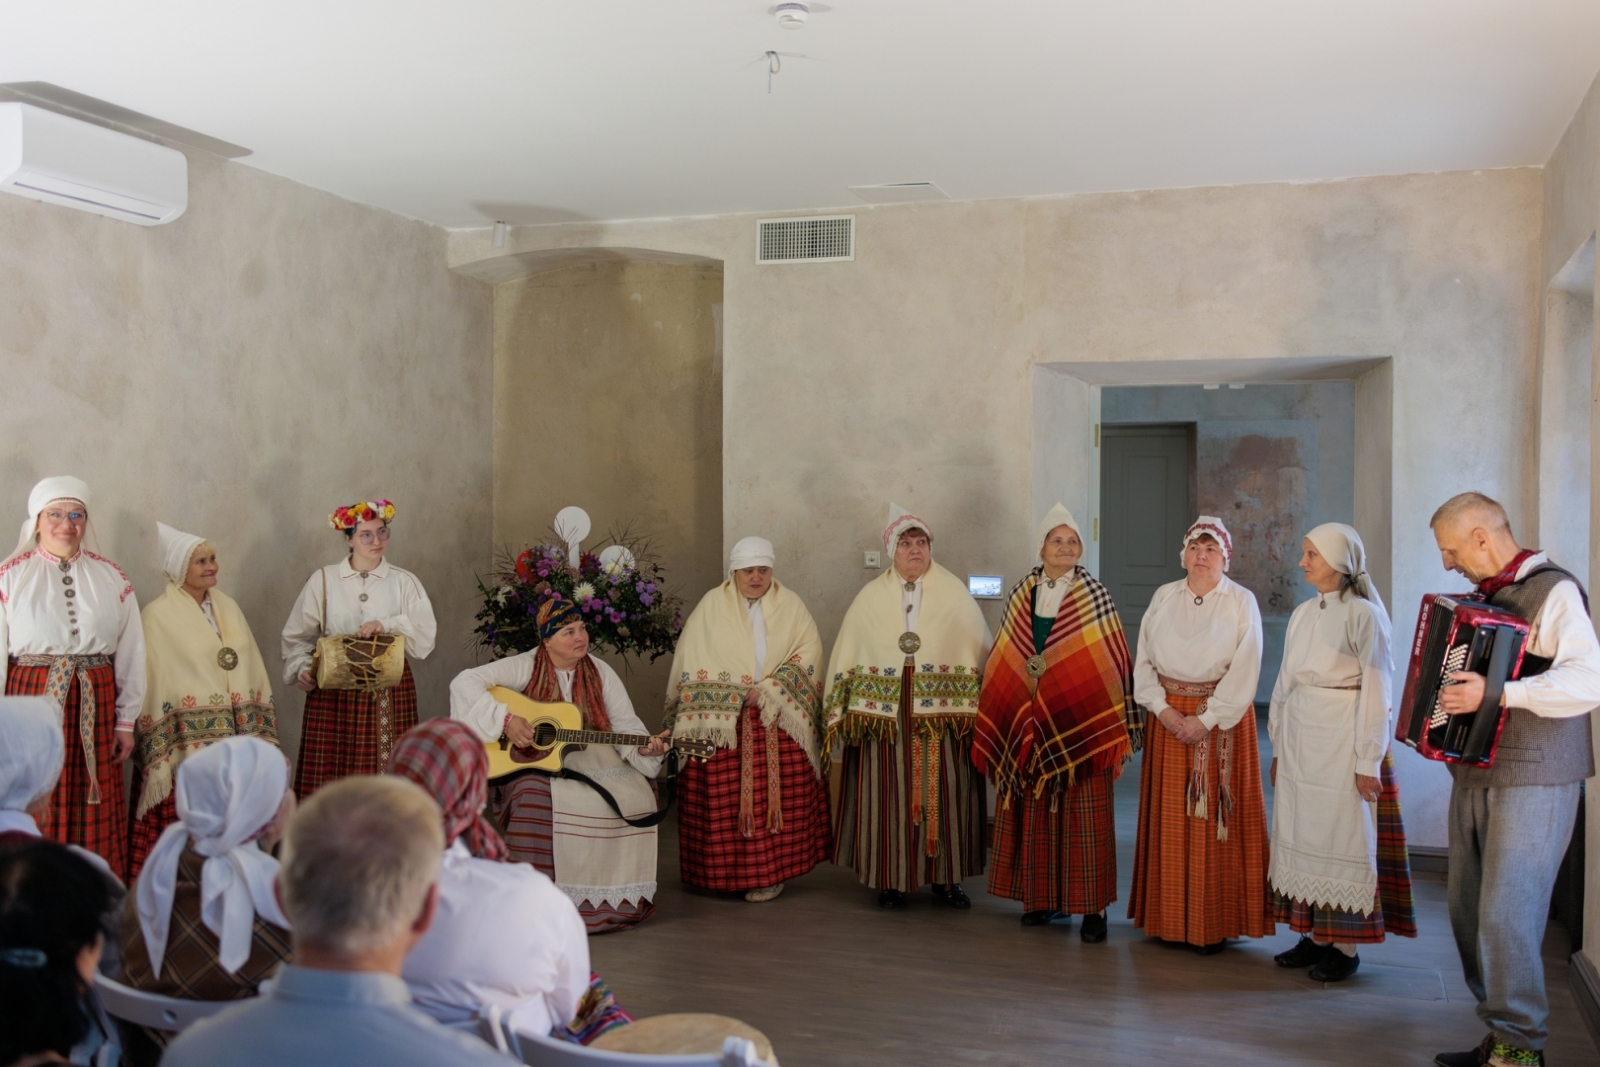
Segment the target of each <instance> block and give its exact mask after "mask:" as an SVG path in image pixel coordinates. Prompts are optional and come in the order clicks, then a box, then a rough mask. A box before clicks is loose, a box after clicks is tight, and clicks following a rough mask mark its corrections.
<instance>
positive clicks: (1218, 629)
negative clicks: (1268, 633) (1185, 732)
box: [1133, 575, 1261, 730]
mask: <svg viewBox="0 0 1600 1067" xmlns="http://www.w3.org/2000/svg"><path fill="white" fill-rule="evenodd" d="M1158 674H1164V675H1166V676H1167V677H1168V678H1173V679H1176V680H1177V681H1181V682H1211V681H1215V682H1217V691H1216V692H1215V693H1213V694H1212V695H1211V699H1210V700H1209V701H1208V702H1207V706H1206V710H1205V711H1204V712H1202V713H1201V714H1200V715H1199V716H1198V718H1199V719H1200V721H1201V722H1202V723H1203V724H1204V725H1205V726H1206V728H1207V729H1213V730H1214V729H1222V730H1227V729H1230V728H1231V727H1233V726H1235V725H1236V724H1237V723H1238V722H1239V720H1240V719H1242V718H1244V713H1245V712H1246V711H1248V710H1249V709H1250V707H1251V705H1252V704H1253V703H1254V702H1255V697H1256V682H1257V680H1258V679H1259V678H1260V677H1261V609H1260V608H1258V607H1257V606H1256V597H1255V594H1254V593H1252V592H1250V590H1248V589H1246V588H1245V587H1244V586H1242V585H1239V584H1238V583H1237V582H1234V581H1232V580H1231V579H1229V577H1228V576H1227V575H1223V576H1222V581H1220V582H1219V583H1217V587H1216V588H1215V589H1213V590H1211V592H1209V593H1207V594H1206V595H1205V597H1204V598H1202V600H1201V602H1200V603H1199V604H1196V603H1195V602H1194V593H1192V592H1191V591H1190V590H1189V583H1188V582H1187V581H1186V580H1185V581H1177V582H1170V583H1168V584H1167V585H1164V586H1162V587H1161V588H1160V589H1157V590H1156V593H1155V596H1153V597H1151V598H1150V607H1149V608H1148V609H1147V610H1146V611H1145V613H1144V621H1143V622H1141V623H1140V624H1139V653H1138V655H1137V656H1136V657H1135V659H1134V663H1133V689H1134V696H1135V698H1136V699H1137V700H1138V701H1139V703H1140V704H1143V705H1144V706H1145V707H1147V708H1149V709H1150V711H1151V712H1152V713H1153V714H1157V715H1159V714H1160V713H1161V710H1162V709H1163V708H1166V707H1168V704H1167V693H1166V690H1164V689H1162V688H1161V682H1160V680H1159V679H1158V678H1157V677H1156V676H1157V675H1158Z"/></svg>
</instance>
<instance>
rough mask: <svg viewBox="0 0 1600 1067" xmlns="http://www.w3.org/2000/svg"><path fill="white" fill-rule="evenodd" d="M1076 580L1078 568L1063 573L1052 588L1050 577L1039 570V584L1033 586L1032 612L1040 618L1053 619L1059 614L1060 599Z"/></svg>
mask: <svg viewBox="0 0 1600 1067" xmlns="http://www.w3.org/2000/svg"><path fill="white" fill-rule="evenodd" d="M1077 582H1078V569H1077V568H1076V567H1074V568H1073V569H1072V570H1070V571H1068V572H1067V573H1065V574H1063V575H1062V576H1061V577H1059V578H1057V579H1056V584H1055V587H1054V588H1051V586H1050V579H1049V578H1047V577H1046V576H1045V574H1044V572H1043V571H1040V572H1039V584H1038V585H1036V586H1034V587H1033V613H1034V614H1035V615H1037V616H1038V617H1039V618H1041V619H1053V618H1055V617H1056V616H1057V615H1060V614H1061V601H1062V600H1064V599H1066V596H1067V593H1068V591H1070V590H1071V589H1072V587H1073V586H1074V585H1076V584H1077Z"/></svg>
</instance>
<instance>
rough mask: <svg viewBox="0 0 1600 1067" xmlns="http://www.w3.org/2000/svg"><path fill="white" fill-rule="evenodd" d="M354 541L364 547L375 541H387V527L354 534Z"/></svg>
mask: <svg viewBox="0 0 1600 1067" xmlns="http://www.w3.org/2000/svg"><path fill="white" fill-rule="evenodd" d="M356 540H357V541H360V542H361V543H362V544H364V545H370V544H373V543H374V542H376V541H387V540H389V527H387V526H383V527H380V528H379V529H376V530H362V531H361V532H360V533H358V534H356Z"/></svg>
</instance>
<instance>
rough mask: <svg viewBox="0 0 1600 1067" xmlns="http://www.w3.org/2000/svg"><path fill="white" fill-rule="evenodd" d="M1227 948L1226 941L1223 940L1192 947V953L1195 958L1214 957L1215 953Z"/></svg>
mask: <svg viewBox="0 0 1600 1067" xmlns="http://www.w3.org/2000/svg"><path fill="white" fill-rule="evenodd" d="M1227 947H1228V942H1227V940H1226V939H1224V940H1222V941H1218V942H1215V943H1214V944H1210V945H1196V946H1194V952H1195V955H1197V956H1215V955H1216V954H1217V953H1219V952H1221V951H1222V950H1223V949H1225V948H1227Z"/></svg>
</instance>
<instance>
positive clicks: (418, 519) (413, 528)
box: [0, 154, 492, 753]
mask: <svg viewBox="0 0 1600 1067" xmlns="http://www.w3.org/2000/svg"><path fill="white" fill-rule="evenodd" d="M189 166H190V170H189V208H188V211H187V212H186V213H185V214H184V215H183V216H182V217H181V218H179V219H178V220H177V221H175V222H173V223H170V224H168V225H166V226H160V227H154V228H148V229H147V228H143V227H139V226H133V225H130V224H127V223H123V222H117V221H113V220H110V219H103V218H99V217H97V216H93V215H88V214H84V213H82V212H78V211H72V210H68V209H65V208H60V207H56V206H52V205H47V204H41V203H36V202H34V201H31V200H25V199H23V198H21V197H17V196H8V195H0V367H3V368H4V371H5V378H4V380H5V384H4V386H3V387H0V515H3V516H6V519H5V522H4V524H3V526H0V530H3V531H5V550H6V551H7V552H9V551H10V547H11V545H12V540H11V539H12V537H14V536H15V531H16V529H17V527H18V525H20V523H21V521H22V519H23V518H24V516H25V514H26V502H27V494H28V490H29V488H30V487H31V486H32V485H33V483H34V482H35V481H36V480H37V479H38V478H40V477H42V476H45V475H50V474H59V473H72V474H76V475H78V476H79V477H82V478H83V479H84V480H86V481H87V482H88V483H89V485H90V486H91V487H92V489H93V492H94V505H93V510H92V519H93V524H94V526H95V527H96V528H97V533H96V536H97V537H98V540H99V545H100V548H101V550H102V551H104V553H105V554H107V555H109V556H110V557H111V558H113V559H115V560H117V561H118V562H120V563H121V564H122V565H123V566H124V567H125V568H126V569H127V570H128V572H129V574H130V575H131V576H132V578H133V582H134V586H135V589H136V590H137V592H138V596H139V599H140V601H141V602H148V601H149V600H150V599H152V598H153V597H155V596H158V595H160V593H161V592H162V590H163V589H164V587H165V579H164V578H162V577H161V575H160V572H159V569H158V567H157V561H156V558H155V557H156V522H157V520H160V521H163V522H166V523H169V524H171V525H174V526H177V527H179V528H180V529H184V530H190V531H193V532H195V533H198V534H202V535H205V536H207V537H209V538H211V539H212V540H214V541H215V542H216V543H217V545H218V546H219V549H220V559H221V564H222V573H221V587H222V588H223V589H224V590H225V591H226V592H228V593H229V594H230V595H232V596H233V597H234V598H236V599H237V600H238V601H239V603H240V605H241V606H242V607H243V609H244V612H245V616H246V618H248V619H249V622H250V626H251V629H252V630H253V631H254V633H255V636H256V641H257V643H258V644H259V645H260V646H261V651H262V654H263V655H264V656H265V658H266V661H267V668H268V670H269V671H270V672H271V673H272V674H273V676H274V678H277V677H279V676H280V674H281V661H280V656H279V645H280V637H279V635H280V633H281V632H282V629H283V623H284V620H285V618H286V617H287V616H288V613H289V608H290V605H291V604H292V603H293V600H294V598H295V596H296V595H297V594H298V593H299V590H300V587H301V585H302V583H303V582H304V581H305V580H306V578H307V576H308V575H310V574H311V572H312V571H313V570H314V569H315V567H316V566H317V565H318V564H320V563H325V562H326V563H331V562H336V561H337V560H338V559H340V558H341V556H342V555H343V553H344V542H343V538H342V537H340V536H339V535H338V534H337V533H336V532H334V531H333V530H331V529H329V527H328V524H327V516H328V513H329V512H330V511H332V510H333V508H334V507H335V506H337V505H338V504H340V503H350V502H354V501H355V500H358V499H368V498H371V497H373V496H380V495H381V496H387V497H389V498H390V499H392V500H394V502H395V505H396V507H397V509H398V515H397V517H396V519H395V523H394V539H393V542H392V547H391V550H390V554H391V558H392V559H393V560H394V561H395V562H396V563H397V564H399V565H401V566H403V567H406V568H408V569H411V570H414V571H415V572H416V573H417V574H418V575H419V577H420V578H421V579H422V582H423V584H424V585H425V586H426V587H427V589H428V591H429V593H430V595H431V597H432V599H433V603H434V608H435V611H436V612H437V614H438V617H439V644H438V649H437V650H436V651H435V652H434V653H433V655H432V656H431V657H429V659H428V660H426V661H425V662H423V663H421V664H419V665H416V676H417V681H418V686H419V689H420V695H421V701H422V713H423V714H424V715H425V716H426V715H431V714H440V713H443V712H445V711H446V710H447V703H446V689H447V687H448V685H449V680H450V678H451V677H452V675H453V674H454V673H455V672H456V671H457V670H459V669H460V668H461V667H462V666H464V665H465V664H467V663H468V662H469V661H470V654H469V652H468V650H467V648H466V641H465V637H466V633H467V631H468V630H470V628H471V622H470V619H471V606H470V595H469V594H470V593H471V591H472V574H473V571H474V570H475V569H477V568H480V567H481V566H482V565H483V563H484V562H485V561H486V560H487V558H488V554H489V543H490V542H489V521H490V507H489V492H490V484H491V483H490V473H491V471H490V464H491V451H490V388H491V377H490V370H491V313H492V291H491V289H490V287H489V286H487V285H485V284H483V283H481V282H477V281H473V280H471V279H468V278H464V277H461V276H460V275H457V274H454V273H452V272H451V271H450V270H449V269H448V268H447V267H446V264H445V235H444V233H443V231H441V230H438V229H435V228H433V227H430V226H426V225H423V224H421V223H417V222H412V221H409V220H406V219H402V218H400V217H398V216H395V215H391V214H388V213H386V212H382V211H377V210H374V209H371V208H366V207H362V206H359V205H356V204H352V203H349V202H347V201H343V200H340V199H338V198H336V197H333V196H330V195H328V194H326V193H320V192H316V191H314V190H311V189H307V188H305V187H304V186H300V185H296V184H294V183H292V182H288V181H285V180H283V179H281V178H277V177H273V176H271V175H268V174H264V173H262V172H261V171H258V170H254V169H251V168H249V167H246V166H242V165H239V164H236V163H228V162H224V161H221V160H218V159H216V158H214V157H210V156H205V155H198V154H197V155H195V156H194V157H192V158H191V160H190V164H189ZM276 695H277V699H278V707H279V711H280V716H281V718H280V723H281V733H282V735H283V739H284V742H285V747H286V749H288V750H289V751H290V752H291V753H292V752H294V751H295V749H296V745H297V744H298V740H299V729H300V718H301V708H302V699H301V694H300V692H299V691H298V690H293V689H289V688H288V687H286V686H283V685H281V684H280V685H279V686H278V688H277V693H276Z"/></svg>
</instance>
